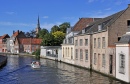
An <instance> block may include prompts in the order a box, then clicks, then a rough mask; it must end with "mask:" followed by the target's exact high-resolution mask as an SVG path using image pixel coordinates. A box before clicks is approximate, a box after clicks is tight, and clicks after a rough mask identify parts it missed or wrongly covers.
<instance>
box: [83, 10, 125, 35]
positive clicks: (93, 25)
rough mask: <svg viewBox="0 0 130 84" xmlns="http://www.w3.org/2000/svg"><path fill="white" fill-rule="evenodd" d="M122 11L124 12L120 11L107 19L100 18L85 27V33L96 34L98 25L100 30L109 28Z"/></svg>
mask: <svg viewBox="0 0 130 84" xmlns="http://www.w3.org/2000/svg"><path fill="white" fill-rule="evenodd" d="M124 11H125V10H122V11H120V12H117V13H115V14H113V15H110V16H108V17H105V18H102V19H100V20H97V21H95V22H93V23H91V24H90V25H89V26H88V27H86V28H87V29H88V30H87V31H86V33H92V32H98V25H101V26H102V30H106V29H107V26H110V25H111V24H112V23H114V21H116V20H117V19H118V18H119V17H120V16H121V15H122V14H123V12H124ZM86 28H85V29H86Z"/></svg>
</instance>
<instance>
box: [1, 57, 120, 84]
mask: <svg viewBox="0 0 130 84" xmlns="http://www.w3.org/2000/svg"><path fill="white" fill-rule="evenodd" d="M33 60H36V59H35V58H33V57H22V56H14V55H11V56H9V57H8V63H7V65H6V66H5V67H4V68H2V69H0V84H116V83H121V82H120V81H116V80H113V79H110V78H108V77H105V76H102V75H101V74H97V73H95V72H90V71H88V70H84V69H80V68H77V67H74V66H71V65H67V64H64V63H60V62H55V61H52V60H47V59H40V62H41V65H42V66H41V68H40V69H32V68H31V67H30V65H29V64H30V63H31V61H33Z"/></svg>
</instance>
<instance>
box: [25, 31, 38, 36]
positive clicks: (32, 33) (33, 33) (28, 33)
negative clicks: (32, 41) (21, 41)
mask: <svg viewBox="0 0 130 84" xmlns="http://www.w3.org/2000/svg"><path fill="white" fill-rule="evenodd" d="M25 35H26V37H28V38H30V37H31V38H33V37H35V36H36V31H35V30H30V32H26V33H25Z"/></svg>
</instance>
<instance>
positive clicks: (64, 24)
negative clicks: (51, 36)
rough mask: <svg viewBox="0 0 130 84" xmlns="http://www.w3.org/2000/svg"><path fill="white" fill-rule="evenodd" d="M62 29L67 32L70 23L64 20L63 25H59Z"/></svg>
mask: <svg viewBox="0 0 130 84" xmlns="http://www.w3.org/2000/svg"><path fill="white" fill-rule="evenodd" d="M59 28H60V31H62V32H63V33H66V29H67V28H70V23H69V22H64V23H62V24H61V25H59Z"/></svg>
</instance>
